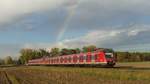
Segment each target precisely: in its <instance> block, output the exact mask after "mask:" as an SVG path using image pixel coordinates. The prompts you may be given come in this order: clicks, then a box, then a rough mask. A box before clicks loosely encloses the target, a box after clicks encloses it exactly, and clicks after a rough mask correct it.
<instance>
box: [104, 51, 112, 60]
mask: <svg viewBox="0 0 150 84" xmlns="http://www.w3.org/2000/svg"><path fill="white" fill-rule="evenodd" d="M104 52H105V56H106V58H113V53H114V51H113V50H112V49H105V50H104Z"/></svg>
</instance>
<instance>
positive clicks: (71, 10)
mask: <svg viewBox="0 0 150 84" xmlns="http://www.w3.org/2000/svg"><path fill="white" fill-rule="evenodd" d="M80 1H81V0H78V1H77V2H76V4H75V5H73V6H72V7H70V8H69V9H68V15H67V17H66V18H65V20H64V22H63V24H62V25H61V27H60V32H59V34H58V36H57V39H56V41H57V42H59V41H60V40H61V39H62V37H63V36H64V34H65V32H66V30H67V29H68V26H69V22H70V21H71V19H72V17H73V16H74V15H75V13H76V9H77V8H78V6H79V4H80V3H81V2H80Z"/></svg>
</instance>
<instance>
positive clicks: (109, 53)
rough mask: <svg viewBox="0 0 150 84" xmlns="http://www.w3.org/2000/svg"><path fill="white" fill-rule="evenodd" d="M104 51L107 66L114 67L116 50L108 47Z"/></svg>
mask: <svg viewBox="0 0 150 84" xmlns="http://www.w3.org/2000/svg"><path fill="white" fill-rule="evenodd" d="M104 52H105V59H106V62H107V66H111V67H113V66H114V65H115V64H116V60H115V59H116V58H115V55H114V51H113V50H111V49H106V50H105V51H104Z"/></svg>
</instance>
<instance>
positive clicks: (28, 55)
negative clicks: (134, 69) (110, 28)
mask: <svg viewBox="0 0 150 84" xmlns="http://www.w3.org/2000/svg"><path fill="white" fill-rule="evenodd" d="M95 49H98V48H97V47H96V46H95V45H89V46H84V47H83V48H82V49H79V48H74V49H68V48H63V49H60V48H52V49H51V51H47V50H45V49H21V50H20V56H19V58H18V60H12V58H11V57H10V56H7V57H6V58H5V59H4V60H2V59H0V64H25V63H27V62H28V60H31V59H37V58H41V57H47V56H49V57H55V56H63V55H70V54H78V53H81V52H83V53H86V52H89V51H95ZM114 55H115V57H116V60H117V61H118V62H141V61H150V52H117V51H116V52H114Z"/></svg>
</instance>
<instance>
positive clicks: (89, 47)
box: [82, 45, 96, 52]
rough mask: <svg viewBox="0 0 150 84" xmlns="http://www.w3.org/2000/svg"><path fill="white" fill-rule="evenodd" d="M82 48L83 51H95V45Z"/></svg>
mask: <svg viewBox="0 0 150 84" xmlns="http://www.w3.org/2000/svg"><path fill="white" fill-rule="evenodd" d="M82 49H83V52H91V51H95V49H96V46H95V45H89V46H84V47H83V48H82Z"/></svg>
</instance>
